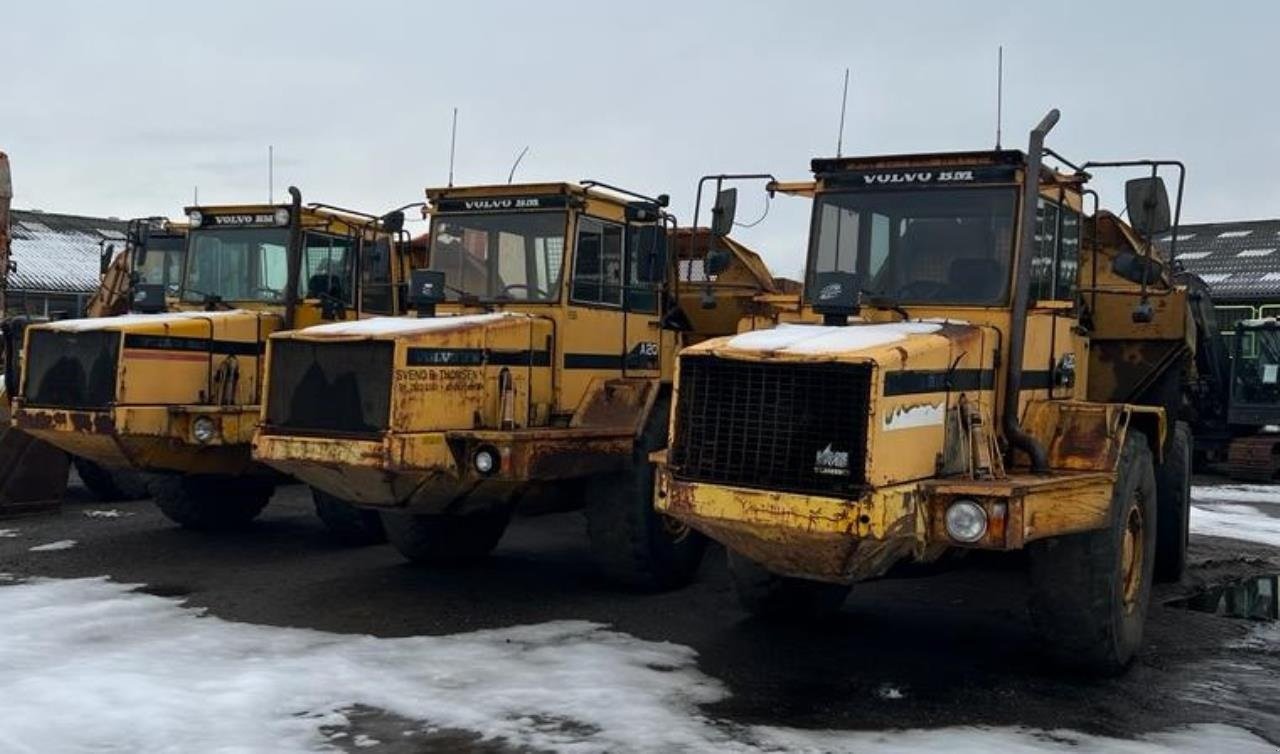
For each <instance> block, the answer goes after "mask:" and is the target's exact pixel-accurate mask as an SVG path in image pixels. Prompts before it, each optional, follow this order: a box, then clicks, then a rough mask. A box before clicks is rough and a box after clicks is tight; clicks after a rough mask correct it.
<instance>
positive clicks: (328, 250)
mask: <svg viewBox="0 0 1280 754" xmlns="http://www.w3.org/2000/svg"><path fill="white" fill-rule="evenodd" d="M355 272H356V265H355V239H353V238H348V237H340V236H329V235H324V234H321V233H307V234H306V239H305V241H304V246H303V252H302V279H303V280H304V281H306V293H305V296H306V298H324V297H330V298H335V299H337V300H339V301H341V302H343V303H344V304H347V305H348V306H352V305H354V304H355V279H356V278H355Z"/></svg>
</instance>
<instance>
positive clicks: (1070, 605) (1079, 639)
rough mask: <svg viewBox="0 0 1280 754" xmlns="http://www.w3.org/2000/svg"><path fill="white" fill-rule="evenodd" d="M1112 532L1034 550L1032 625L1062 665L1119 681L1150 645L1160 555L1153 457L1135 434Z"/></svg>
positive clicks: (1119, 481) (1125, 453)
mask: <svg viewBox="0 0 1280 754" xmlns="http://www.w3.org/2000/svg"><path fill="white" fill-rule="evenodd" d="M1118 471H1119V473H1118V474H1117V475H1116V482H1115V486H1114V487H1113V489H1112V493H1111V517H1110V521H1109V522H1108V525H1107V527H1106V528H1103V529H1098V530H1095V531H1089V532H1084V533H1081V534H1068V535H1065V536H1061V537H1054V538H1052V539H1046V540H1041V541H1038V542H1033V543H1032V544H1031V546H1030V547H1029V548H1028V550H1029V553H1030V559H1031V604H1030V609H1031V618H1032V621H1033V622H1034V623H1035V626H1036V628H1037V630H1038V631H1039V633H1040V636H1041V638H1042V640H1043V641H1044V644H1045V649H1046V651H1047V653H1048V654H1049V656H1050V657H1051V658H1053V659H1054V660H1055V661H1056V662H1058V663H1059V664H1061V665H1064V666H1067V667H1071V668H1074V669H1079V670H1084V671H1088V672H1092V673H1097V674H1100V675H1115V674H1117V673H1119V672H1120V671H1122V670H1124V669H1125V667H1127V666H1128V664H1129V662H1130V661H1132V660H1133V657H1134V655H1135V654H1136V653H1137V651H1138V648H1139V647H1140V646H1141V645H1142V629H1143V623H1144V622H1145V621H1146V617H1147V605H1148V603H1149V602H1150V600H1151V582H1152V580H1153V578H1152V577H1153V572H1154V566H1155V549H1156V526H1157V518H1156V480H1155V472H1154V469H1153V468H1152V462H1151V450H1150V449H1149V448H1148V447H1147V439H1146V437H1144V436H1143V435H1142V434H1141V433H1140V432H1137V431H1130V432H1129V434H1128V436H1127V437H1126V438H1125V444H1124V449H1123V450H1122V451H1121V453H1120V461H1119V464H1118Z"/></svg>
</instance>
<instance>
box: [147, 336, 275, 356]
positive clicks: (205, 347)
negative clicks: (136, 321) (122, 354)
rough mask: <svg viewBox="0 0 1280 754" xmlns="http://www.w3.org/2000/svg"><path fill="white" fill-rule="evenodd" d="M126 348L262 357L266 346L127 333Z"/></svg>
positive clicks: (237, 341) (256, 343) (230, 341)
mask: <svg viewBox="0 0 1280 754" xmlns="http://www.w3.org/2000/svg"><path fill="white" fill-rule="evenodd" d="M124 347H125V348H137V349H139V350H144V351H186V352H188V353H210V352H212V353H216V354H229V355H232V356H260V355H261V354H262V352H263V349H264V344H263V343H260V342H257V341H253V342H245V341H240V340H212V341H211V340H209V339H208V338H190V337H179V336H175V335H142V334H139V333H126V334H125V336H124Z"/></svg>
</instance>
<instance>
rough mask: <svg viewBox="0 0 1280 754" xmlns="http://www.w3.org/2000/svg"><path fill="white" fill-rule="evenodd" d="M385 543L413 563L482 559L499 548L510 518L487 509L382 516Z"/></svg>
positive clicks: (504, 511) (505, 513)
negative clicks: (456, 512)
mask: <svg viewBox="0 0 1280 754" xmlns="http://www.w3.org/2000/svg"><path fill="white" fill-rule="evenodd" d="M381 516H382V525H383V527H384V528H385V529H386V533H387V541H389V542H390V543H391V545H392V546H393V547H395V548H396V550H398V551H399V552H400V554H401V555H403V556H405V558H407V559H409V560H411V561H413V562H415V563H426V564H440V563H457V562H461V561H466V560H475V559H477V558H482V557H484V556H485V555H488V554H489V553H490V552H492V551H493V548H495V547H497V546H498V540H500V539H502V533H503V532H504V531H506V528H507V522H508V521H509V520H510V519H511V515H510V513H509V512H508V511H506V510H500V509H489V510H484V511H479V512H476V513H465V514H453V513H437V514H429V515H415V514H412V513H401V512H391V511H387V512H384V513H382V514H381Z"/></svg>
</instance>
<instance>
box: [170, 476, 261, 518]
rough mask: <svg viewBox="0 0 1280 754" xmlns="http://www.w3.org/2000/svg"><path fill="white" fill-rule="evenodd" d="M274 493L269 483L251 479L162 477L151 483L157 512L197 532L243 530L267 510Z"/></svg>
mask: <svg viewBox="0 0 1280 754" xmlns="http://www.w3.org/2000/svg"><path fill="white" fill-rule="evenodd" d="M274 491H275V490H274V485H272V484H271V483H270V482H266V481H263V480H261V479H254V478H250V477H222V476H194V475H193V476H165V477H159V478H157V479H155V480H154V481H153V482H152V483H151V494H152V495H153V496H154V497H155V501H156V505H157V506H159V508H160V512H161V513H164V515H165V516H167V517H168V518H169V520H170V521H173V522H174V523H176V524H178V525H180V526H183V527H185V528H188V529H195V530H198V531H226V530H231V529H239V528H242V527H244V526H246V525H247V524H248V523H249V522H250V521H252V520H253V519H254V518H256V517H257V515H258V514H259V513H261V512H262V509H263V508H265V507H267V502H268V501H270V500H271V494H272V492H274Z"/></svg>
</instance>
